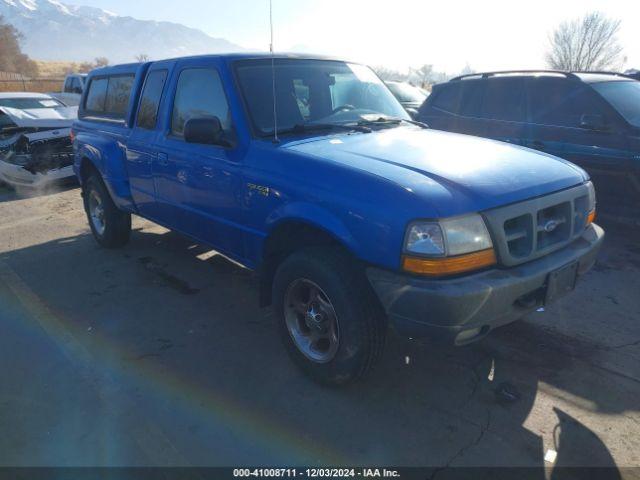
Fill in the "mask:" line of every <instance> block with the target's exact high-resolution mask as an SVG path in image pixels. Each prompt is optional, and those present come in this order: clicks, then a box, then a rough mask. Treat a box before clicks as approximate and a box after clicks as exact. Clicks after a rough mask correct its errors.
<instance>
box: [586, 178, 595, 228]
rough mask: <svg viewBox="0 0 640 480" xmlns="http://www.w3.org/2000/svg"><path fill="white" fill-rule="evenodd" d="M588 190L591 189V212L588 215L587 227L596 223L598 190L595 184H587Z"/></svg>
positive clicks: (589, 194)
mask: <svg viewBox="0 0 640 480" xmlns="http://www.w3.org/2000/svg"><path fill="white" fill-rule="evenodd" d="M587 188H588V189H589V190H588V191H589V193H588V196H589V211H588V214H587V227H588V226H589V225H591V224H592V223H593V222H595V221H596V203H597V202H596V189H595V188H594V186H593V183H591V182H589V183H587Z"/></svg>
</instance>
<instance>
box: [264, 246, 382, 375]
mask: <svg viewBox="0 0 640 480" xmlns="http://www.w3.org/2000/svg"><path fill="white" fill-rule="evenodd" d="M300 281H310V282H312V283H314V284H316V285H317V286H318V287H320V289H321V292H322V294H323V297H325V298H327V299H328V300H329V302H330V304H331V305H332V306H333V310H334V311H335V317H336V319H337V325H338V331H339V336H338V342H337V351H335V354H334V355H333V357H332V358H330V359H328V360H326V361H323V362H319V361H314V360H312V359H310V358H309V356H308V354H305V353H304V352H303V351H302V350H301V348H299V346H298V344H296V341H294V336H293V334H292V333H290V329H289V327H288V326H287V320H286V319H285V315H286V312H285V300H286V299H287V298H289V297H288V293H287V292H289V291H290V289H291V288H294V287H293V286H294V285H296V284H297V283H296V282H300ZM272 295H273V306H274V308H275V312H276V315H277V316H278V321H279V330H280V334H281V337H282V340H283V341H284V344H285V347H286V349H287V351H288V353H289V354H290V356H291V358H292V359H293V360H294V362H295V363H296V364H297V365H298V366H299V367H301V368H302V370H303V371H304V372H305V373H307V374H308V375H309V376H310V377H311V378H313V379H314V380H316V381H318V382H320V383H323V384H328V385H344V384H346V383H350V382H354V381H356V380H359V379H361V378H362V377H364V376H365V375H366V374H368V373H369V372H370V371H371V369H372V368H373V367H374V365H375V364H376V362H377V361H378V360H379V358H380V357H381V356H382V352H383V350H384V343H385V338H386V331H387V322H386V319H385V316H384V312H383V311H382V309H381V307H380V306H379V304H378V302H377V299H376V298H375V297H374V294H373V292H372V290H371V287H370V286H369V284H368V282H367V281H366V278H365V277H364V274H363V273H362V272H361V271H360V270H359V269H358V268H356V267H355V265H354V262H353V261H352V259H351V258H350V257H349V256H348V255H347V254H346V253H345V252H343V251H342V250H340V249H337V248H328V247H318V248H310V249H306V250H302V251H300V252H296V253H294V254H292V255H291V256H289V257H288V258H287V259H286V260H285V261H284V262H283V263H282V264H281V265H280V266H279V268H278V270H277V271H276V274H275V278H274V282H273V289H272ZM289 312H291V310H289ZM301 322H302V320H301Z"/></svg>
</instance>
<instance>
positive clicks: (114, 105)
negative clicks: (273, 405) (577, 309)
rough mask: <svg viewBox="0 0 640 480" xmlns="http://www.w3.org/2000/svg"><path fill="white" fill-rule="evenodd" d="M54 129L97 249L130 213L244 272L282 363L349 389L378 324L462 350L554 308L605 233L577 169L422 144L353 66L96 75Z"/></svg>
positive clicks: (476, 146)
mask: <svg viewBox="0 0 640 480" xmlns="http://www.w3.org/2000/svg"><path fill="white" fill-rule="evenodd" d="M274 87H275V88H274ZM73 131H74V138H75V141H74V151H75V163H74V169H75V172H76V174H77V176H78V179H79V180H80V182H81V185H82V195H83V198H84V205H85V210H86V213H87V218H88V221H89V225H90V227H91V230H92V232H93V235H94V236H95V238H96V240H97V241H98V243H99V244H101V245H103V246H105V247H110V248H114V247H119V246H122V245H124V244H125V243H126V242H127V241H128V240H129V236H130V231H131V215H132V214H135V215H140V216H142V217H145V218H147V219H150V220H152V221H155V222H157V223H159V224H161V225H164V226H166V227H168V228H171V229H173V230H176V231H179V232H181V233H183V234H186V235H188V236H190V237H192V238H194V239H196V240H197V241H200V242H202V243H204V244H208V245H210V246H211V247H212V248H215V250H217V251H218V252H221V253H222V254H224V255H226V256H228V257H230V258H231V259H233V260H235V261H236V262H238V263H240V264H242V265H244V266H246V267H247V268H250V269H255V270H256V271H258V272H259V274H260V296H261V302H262V304H263V305H272V307H273V308H274V311H275V312H276V314H277V319H278V322H279V323H278V325H279V329H280V331H281V334H282V338H283V340H284V343H285V345H286V348H287V351H288V352H289V353H290V354H291V357H292V358H293V359H294V361H295V362H296V363H297V364H298V365H299V366H300V367H301V368H302V369H304V371H306V372H307V373H309V374H310V375H311V376H312V377H314V378H315V379H317V380H319V381H322V382H326V383H333V384H343V383H346V382H349V381H352V380H355V379H357V378H360V377H361V376H363V375H364V374H366V373H367V372H368V371H369V370H370V369H371V368H372V366H373V365H374V364H375V363H376V361H377V359H378V358H379V357H380V355H381V353H382V350H383V346H384V341H385V336H386V333H387V329H388V328H389V326H392V327H394V328H395V329H396V330H397V331H398V332H400V333H401V334H404V335H407V336H410V337H413V338H419V337H423V336H427V335H428V336H434V337H439V338H442V339H444V340H446V341H448V342H450V343H452V344H456V345H463V344H467V343H469V342H473V341H476V340H479V339H481V338H483V337H484V336H485V335H487V334H488V333H489V332H490V331H491V330H493V329H494V328H497V327H499V326H501V325H504V324H507V323H509V322H512V321H514V320H517V319H518V318H521V317H522V316H524V315H526V314H527V313H529V312H531V311H534V310H536V309H539V308H540V307H542V306H544V305H546V304H548V303H550V302H553V301H554V300H555V299H556V298H558V297H559V296H561V295H564V294H566V293H568V292H570V291H571V290H573V288H574V287H575V285H576V280H577V279H578V277H579V276H580V275H581V274H584V273H585V272H586V271H588V270H589V269H590V268H591V266H592V265H593V264H594V262H595V258H596V254H597V252H598V250H599V248H600V246H601V244H602V241H603V238H604V232H603V230H602V229H601V228H600V227H599V226H597V225H596V224H594V223H593V220H594V217H595V209H596V199H595V191H594V188H593V185H592V184H591V182H590V181H589V177H588V175H587V174H586V173H585V171H584V170H582V169H581V168H579V167H577V166H575V165H573V164H571V163H569V162H567V161H565V160H561V159H559V158H556V157H554V156H552V155H548V154H541V153H538V152H535V151H533V150H529V149H523V148H516V147H513V146H510V145H507V144H505V143H502V142H496V141H492V140H486V139H480V138H475V137H471V136H466V135H458V134H454V133H448V132H441V131H437V130H432V129H428V128H426V127H425V126H424V125H423V124H420V123H418V122H414V121H412V120H411V119H410V117H409V115H408V114H407V113H406V112H405V111H404V109H403V108H402V106H401V105H400V103H399V102H398V101H397V100H396V99H395V98H394V96H393V95H392V94H391V93H390V91H389V90H388V89H387V87H386V86H385V85H384V84H383V83H382V82H381V81H380V79H379V78H378V77H377V76H376V75H375V74H374V73H373V71H372V70H370V69H369V68H368V67H365V66H363V65H359V64H353V63H347V62H342V61H337V60H327V59H319V58H313V57H309V58H306V57H295V56H275V57H270V56H268V55H260V54H234V55H216V56H202V57H192V58H182V59H174V60H165V61H158V62H151V63H145V64H132V65H121V66H116V67H109V68H103V69H99V70H96V71H94V72H92V73H91V74H90V75H89V77H88V79H87V88H86V90H85V93H84V95H83V98H82V101H81V104H80V110H79V119H78V121H77V122H76V123H75V124H74V127H73ZM220 334H221V335H224V332H220Z"/></svg>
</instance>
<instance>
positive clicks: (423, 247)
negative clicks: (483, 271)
mask: <svg viewBox="0 0 640 480" xmlns="http://www.w3.org/2000/svg"><path fill="white" fill-rule="evenodd" d="M492 247H493V243H492V242H491V236H490V235H489V231H488V230H487V226H486V225H485V223H484V220H483V219H482V217H481V216H480V215H477V214H474V215H468V216H465V217H457V218H449V219H445V220H441V221H439V222H415V223H413V224H411V225H410V226H409V231H408V232H407V240H406V243H405V251H406V252H407V253H413V254H417V255H425V256H430V257H438V256H440V257H442V256H447V257H449V256H455V255H463V254H465V253H471V252H477V251H480V250H486V249H488V248H492Z"/></svg>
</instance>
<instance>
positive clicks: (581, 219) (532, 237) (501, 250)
mask: <svg viewBox="0 0 640 480" xmlns="http://www.w3.org/2000/svg"><path fill="white" fill-rule="evenodd" d="M588 208H589V197H588V192H587V187H586V186H584V185H581V186H579V187H575V188H572V189H569V190H564V191H562V192H556V193H553V194H551V195H547V196H544V197H540V198H537V199H534V200H528V201H526V202H522V203H518V204H514V205H509V206H506V207H501V208H497V209H494V210H490V211H488V212H485V214H484V215H485V218H486V219H487V221H488V223H489V226H490V228H491V231H492V234H493V237H494V243H495V244H496V245H495V246H496V247H497V250H498V255H499V257H500V262H501V263H502V264H503V265H507V266H510V265H517V264H520V263H524V262H527V261H530V260H533V259H535V258H539V257H541V256H543V255H547V254H548V253H551V252H553V251H555V250H558V249H560V248H562V247H564V246H565V245H567V244H568V243H570V242H571V241H573V240H574V239H576V238H577V237H578V236H579V235H581V234H582V232H583V231H584V229H585V227H586V222H587V217H588V214H589V212H588Z"/></svg>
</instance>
